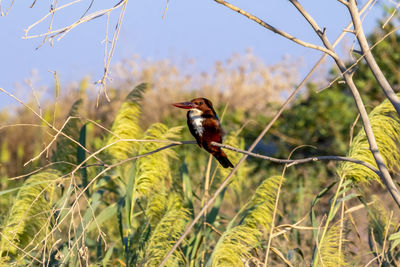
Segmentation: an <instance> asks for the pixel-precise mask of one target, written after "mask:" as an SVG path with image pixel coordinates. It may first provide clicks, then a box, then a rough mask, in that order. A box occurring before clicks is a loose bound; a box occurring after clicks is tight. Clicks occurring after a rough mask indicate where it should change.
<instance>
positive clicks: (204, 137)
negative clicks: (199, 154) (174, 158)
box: [172, 98, 233, 168]
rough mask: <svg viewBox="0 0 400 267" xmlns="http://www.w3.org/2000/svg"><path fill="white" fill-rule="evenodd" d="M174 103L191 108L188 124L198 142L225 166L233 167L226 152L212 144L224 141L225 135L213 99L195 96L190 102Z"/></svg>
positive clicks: (180, 106) (179, 106) (176, 105)
mask: <svg viewBox="0 0 400 267" xmlns="http://www.w3.org/2000/svg"><path fill="white" fill-rule="evenodd" d="M172 105H174V106H175V107H178V108H183V109H189V111H188V113H187V124H188V126H189V130H190V132H191V133H192V135H193V136H194V138H196V141H197V144H198V145H199V146H200V147H202V148H204V149H205V150H207V151H208V152H209V153H210V154H211V155H213V156H214V157H215V158H216V159H217V160H218V161H219V163H221V165H222V166H223V167H224V168H228V167H231V168H233V164H232V163H231V162H230V161H229V159H228V157H227V156H226V154H225V152H224V151H222V149H221V148H220V147H218V146H213V145H211V142H216V143H222V137H223V135H224V131H223V130H222V127H221V123H220V122H219V119H218V116H217V113H215V110H214V108H213V105H212V103H211V101H210V100H208V99H207V98H195V99H192V100H191V101H190V102H181V103H175V104H172Z"/></svg>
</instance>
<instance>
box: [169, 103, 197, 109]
mask: <svg viewBox="0 0 400 267" xmlns="http://www.w3.org/2000/svg"><path fill="white" fill-rule="evenodd" d="M172 105H174V106H175V107H177V108H184V109H192V108H195V107H196V105H195V104H193V103H192V102H181V103H174V104H172Z"/></svg>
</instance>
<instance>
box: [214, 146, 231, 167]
mask: <svg viewBox="0 0 400 267" xmlns="http://www.w3.org/2000/svg"><path fill="white" fill-rule="evenodd" d="M213 156H214V157H215V158H216V159H217V160H218V161H219V163H221V165H222V167H224V168H228V167H231V168H233V164H232V162H230V161H229V159H228V157H227V156H226V154H225V153H224V151H222V150H221V149H220V150H219V151H218V152H215V153H213Z"/></svg>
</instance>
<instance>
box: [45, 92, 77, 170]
mask: <svg viewBox="0 0 400 267" xmlns="http://www.w3.org/2000/svg"><path fill="white" fill-rule="evenodd" d="M81 106H82V99H79V100H77V101H75V103H74V104H73V105H72V107H71V109H70V111H69V113H68V116H67V118H69V117H77V116H79V109H80V108H81ZM79 125H80V120H79V119H76V118H71V119H70V120H69V122H68V123H67V125H65V126H64V129H63V130H62V132H63V133H64V134H65V135H67V136H68V137H70V138H71V139H73V140H78V139H79V133H80V130H79V129H80V126H79ZM77 148H78V145H77V144H76V143H74V142H72V141H71V140H70V139H68V138H67V137H65V136H63V135H60V136H59V140H58V142H57V145H56V150H55V151H54V153H53V156H52V161H53V162H60V163H59V164H56V165H55V168H56V169H57V170H59V171H61V172H62V173H63V174H66V173H69V172H71V171H72V170H73V168H74V165H76V164H77V157H76V155H77Z"/></svg>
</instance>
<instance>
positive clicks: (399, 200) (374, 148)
mask: <svg viewBox="0 0 400 267" xmlns="http://www.w3.org/2000/svg"><path fill="white" fill-rule="evenodd" d="M289 1H290V2H291V3H292V4H293V5H294V6H295V7H296V8H297V10H298V11H299V12H300V13H301V14H302V15H303V16H304V18H306V20H307V21H308V22H309V24H310V25H311V26H312V27H313V29H314V31H315V32H316V33H317V35H318V36H319V37H320V38H321V40H322V42H323V43H324V45H325V47H326V48H327V49H329V50H331V51H332V52H334V49H333V47H332V45H331V43H330V42H329V40H328V38H327V37H326V35H325V34H324V33H323V32H321V30H320V28H319V26H318V25H317V23H316V22H315V20H314V19H313V18H312V17H311V16H310V15H309V14H308V13H307V12H306V11H305V9H304V8H303V7H302V6H301V4H300V3H299V2H298V1H297V0H289ZM334 59H335V62H336V65H337V66H338V67H339V69H340V71H341V72H342V75H343V77H344V79H345V80H346V83H347V85H348V86H349V88H350V91H351V93H352V95H353V98H354V101H355V103H356V105H357V109H358V112H359V113H360V116H361V120H362V122H363V127H364V131H365V135H366V137H367V140H368V143H369V147H370V150H371V152H372V155H373V157H374V159H375V162H376V165H377V166H378V168H379V170H380V172H381V174H382V176H381V179H382V181H383V183H384V184H385V185H386V188H387V189H388V191H389V192H390V194H391V195H392V197H393V199H394V201H395V202H396V204H397V205H398V206H399V207H400V192H399V191H398V189H397V188H396V185H395V184H394V182H393V179H392V177H391V175H390V173H389V170H388V169H387V167H386V165H385V162H384V160H383V157H382V155H381V153H380V152H379V149H378V145H377V143H376V139H375V136H374V133H373V131H372V127H371V123H370V121H369V117H368V113H367V111H366V109H365V106H364V103H363V101H362V99H361V96H360V93H359V92H358V89H357V87H356V85H355V84H354V81H353V77H352V74H350V73H348V72H347V69H346V66H345V64H344V62H343V61H342V60H341V59H340V58H339V57H336V58H334Z"/></svg>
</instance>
